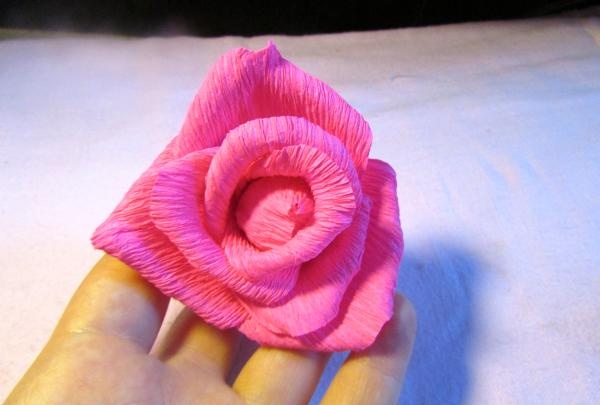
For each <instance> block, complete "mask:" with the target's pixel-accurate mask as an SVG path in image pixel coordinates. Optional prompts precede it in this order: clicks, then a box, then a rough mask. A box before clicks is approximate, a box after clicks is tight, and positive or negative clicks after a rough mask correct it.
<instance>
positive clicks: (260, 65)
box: [173, 42, 372, 175]
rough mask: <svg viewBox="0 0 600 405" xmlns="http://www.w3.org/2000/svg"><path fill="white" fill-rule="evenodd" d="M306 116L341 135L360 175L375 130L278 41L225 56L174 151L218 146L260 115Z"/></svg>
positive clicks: (208, 79)
mask: <svg viewBox="0 0 600 405" xmlns="http://www.w3.org/2000/svg"><path fill="white" fill-rule="evenodd" d="M281 115H293V116H298V117H304V118H306V119H308V120H309V121H311V122H313V123H314V124H316V125H318V126H320V127H321V128H323V129H324V130H325V131H327V132H329V133H330V134H332V135H335V136H336V137H338V138H339V139H340V140H341V141H342V143H343V144H344V145H345V147H346V148H347V149H348V151H349V153H350V155H351V156H352V160H353V162H354V165H355V166H356V168H357V171H358V173H359V175H360V173H362V171H363V170H364V169H365V168H366V164H367V159H368V154H369V149H370V148H371V139H372V135H371V129H370V128H369V125H368V124H367V122H366V121H365V120H364V119H363V118H362V116H361V115H360V114H359V113H358V112H357V111H356V110H354V109H353V108H352V107H351V106H350V105H349V104H348V103H347V102H346V101H345V100H344V99H343V98H342V97H340V95H339V94H337V93H336V92H335V90H333V89H332V88H331V87H329V86H328V85H327V84H325V83H323V82H322V81H320V80H319V79H316V78H314V77H312V76H310V75H309V74H307V73H305V72H304V71H302V70H301V69H299V68H298V67H296V66H295V65H294V64H293V63H291V62H289V61H287V60H286V59H284V58H283V57H282V56H281V54H280V53H279V51H278V50H277V48H276V47H275V45H274V44H273V43H272V42H269V44H268V45H267V46H266V47H265V48H263V49H261V50H259V51H256V52H253V51H250V50H248V49H244V48H238V49H235V50H232V51H230V52H228V53H226V54H224V55H223V56H222V57H221V58H220V59H219V60H218V62H217V63H216V64H215V66H214V67H213V68H212V69H211V71H210V72H209V73H208V75H207V77H206V79H205V80H204V82H203V83H202V87H201V88H200V90H199V91H198V93H197V95H196V97H195V99H194V102H193V104H192V105H191V107H190V109H189V112H188V115H187V118H186V120H185V123H184V125H183V128H182V129H181V133H180V135H179V137H178V138H177V141H176V143H175V145H173V147H174V151H175V153H176V155H177V156H182V155H184V154H187V153H189V152H191V151H194V150H199V149H204V148H208V147H213V146H218V145H220V144H221V142H223V139H224V137H225V134H227V132H229V131H230V130H231V129H233V128H236V127H237V126H239V125H241V124H242V123H244V122H247V121H251V120H253V119H256V118H262V117H273V116H281Z"/></svg>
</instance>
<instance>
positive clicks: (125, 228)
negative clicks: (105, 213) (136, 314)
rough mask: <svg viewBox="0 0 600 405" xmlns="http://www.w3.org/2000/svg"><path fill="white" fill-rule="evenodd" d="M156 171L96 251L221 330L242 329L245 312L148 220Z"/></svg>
mask: <svg viewBox="0 0 600 405" xmlns="http://www.w3.org/2000/svg"><path fill="white" fill-rule="evenodd" d="M155 178H156V170H155V169H151V170H150V171H149V172H147V173H146V175H144V176H142V177H141V178H140V179H139V180H138V181H137V182H136V183H135V189H134V192H129V193H128V194H127V195H126V197H125V199H124V200H123V202H122V203H121V205H120V207H121V209H117V210H116V211H115V212H114V213H113V214H112V215H111V216H110V218H109V219H108V220H106V221H105V222H104V223H103V224H102V225H100V227H98V229H96V231H95V233H94V235H93V236H92V243H93V244H94V247H96V248H97V249H102V250H104V251H106V252H107V253H108V254H110V255H112V256H115V257H117V258H119V259H120V260H122V261H124V262H125V263H127V264H128V265H130V266H131V267H133V268H135V269H136V270H137V271H138V272H139V273H140V274H141V275H142V276H143V277H144V278H146V279H147V280H148V281H150V282H151V283H152V284H154V285H155V286H156V287H157V288H158V289H159V290H160V291H161V292H162V293H163V294H165V295H167V296H170V297H174V298H176V299H178V300H180V301H182V302H183V303H184V304H185V305H187V306H188V307H190V308H191V309H193V310H194V311H195V312H196V313H197V314H198V315H199V316H201V317H202V318H204V319H205V320H206V321H207V322H210V323H212V324H214V325H215V326H218V327H220V328H228V327H235V326H238V325H239V324H240V323H241V322H242V320H243V319H244V318H245V317H246V313H245V311H244V308H243V307H242V306H241V305H240V304H239V302H238V301H237V299H236V298H235V297H234V296H233V295H232V294H230V293H229V292H228V291H227V290H226V289H225V288H224V287H223V285H222V284H221V283H219V282H218V281H216V280H215V279H214V278H212V277H210V276H208V275H206V274H204V273H201V272H198V271H196V270H195V269H194V268H193V267H192V266H191V265H190V263H189V262H188V261H187V260H186V259H185V257H184V256H183V255H182V254H181V253H180V252H179V251H178V250H177V248H175V246H173V244H172V243H171V242H170V241H169V239H168V238H167V237H166V236H165V235H164V234H163V233H162V232H161V231H160V230H158V229H157V228H156V227H155V225H154V223H153V222H152V220H151V218H150V212H149V205H150V204H149V199H150V193H151V190H152V187H153V185H154V180H155Z"/></svg>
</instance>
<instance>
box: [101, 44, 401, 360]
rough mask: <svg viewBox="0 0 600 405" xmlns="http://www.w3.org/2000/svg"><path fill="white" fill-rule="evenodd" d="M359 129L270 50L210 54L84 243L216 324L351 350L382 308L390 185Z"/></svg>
mask: <svg viewBox="0 0 600 405" xmlns="http://www.w3.org/2000/svg"><path fill="white" fill-rule="evenodd" d="M371 138H372V137H371V130H370V128H369V125H368V124H367V122H366V121H365V120H364V119H363V117H362V116H361V115H360V114H359V113H358V112H357V111H355V110H354V109H353V108H352V107H351V106H350V105H348V103H346V101H344V100H343V99H342V98H341V97H340V96H339V95H338V94H337V93H336V92H335V91H334V90H333V89H332V88H331V87H329V86H328V85H326V84H325V83H323V82H321V81H320V80H318V79H316V78H314V77H312V76H310V75H308V74H307V73H305V72H303V71H302V70H301V69H299V68H298V67H296V66H295V65H293V64H292V63H290V62H289V61H287V60H285V59H284V58H283V57H282V56H281V55H280V54H279V52H278V50H277V48H276V47H275V45H274V44H273V43H272V42H269V44H268V45H267V46H266V47H265V48H263V49H261V50H259V51H256V52H252V51H250V50H247V49H243V48H239V49H235V50H232V51H230V52H228V53H226V54H225V55H223V56H222V57H221V58H220V59H219V60H218V62H217V63H216V64H215V66H214V67H213V68H212V70H211V71H210V72H209V74H208V76H207V78H206V79H205V81H204V83H203V84H202V86H201V88H200V90H199V92H198V94H197V95H196V97H195V99H194V101H193V103H192V105H191V107H190V109H189V112H188V115H187V117H186V120H185V122H184V124H183V127H182V129H181V131H180V133H179V135H177V136H176V137H175V138H174V139H173V140H172V141H171V142H170V143H169V145H168V146H167V147H166V149H165V150H164V151H163V152H162V153H161V154H160V155H159V156H158V158H157V159H156V160H155V161H154V163H152V165H151V166H150V167H149V168H148V170H146V171H145V172H144V173H143V174H142V176H141V177H140V178H139V179H138V180H137V181H136V182H135V183H134V184H133V186H132V187H131V189H130V190H129V191H128V192H127V194H126V195H125V197H124V198H123V200H122V201H121V203H120V204H119V205H118V206H117V208H116V209H115V210H114V211H113V213H112V214H111V215H110V216H109V218H108V219H107V220H106V221H105V222H104V223H103V224H102V225H100V226H99V227H98V229H96V232H95V233H94V235H93V237H92V242H93V244H94V246H95V247H96V248H98V249H103V250H104V251H106V252H107V253H109V254H111V255H113V256H115V257H117V258H119V259H121V260H122V261H123V262H125V263H127V264H128V265H130V266H131V267H133V268H135V269H136V270H137V271H139V273H140V274H141V275H142V276H143V277H145V278H146V279H147V280H149V281H150V282H151V283H153V284H154V285H155V286H156V287H157V288H158V289H159V290H160V291H162V292H163V293H164V294H165V295H167V296H170V297H173V298H176V299H178V300H180V301H182V302H183V303H184V304H185V305H187V306H188V307H189V308H191V309H192V310H193V311H194V312H195V313H196V314H197V315H198V316H199V317H201V318H202V319H204V320H205V321H206V322H208V323H211V324H212V325H214V326H216V327H218V328H238V329H239V330H240V331H241V332H242V333H244V334H245V335H246V336H248V337H249V338H250V339H253V340H255V341H257V342H259V343H261V344H264V345H271V346H277V347H287V348H297V349H311V350H319V351H341V350H362V349H365V348H366V347H368V346H369V345H371V344H372V343H373V341H374V340H375V338H376V337H377V335H378V333H379V331H380V330H381V328H382V326H383V325H384V324H385V322H387V320H389V319H390V317H391V315H392V311H393V294H394V289H395V285H396V278H397V272H398V267H399V264H400V260H401V256H402V250H403V240H402V231H401V229H400V219H399V210H398V201H397V197H396V175H395V173H394V170H393V169H392V168H391V167H390V166H389V165H388V164H386V163H384V162H382V161H379V160H374V159H369V157H368V153H369V149H370V147H371Z"/></svg>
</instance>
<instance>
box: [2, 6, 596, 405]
mask: <svg viewBox="0 0 600 405" xmlns="http://www.w3.org/2000/svg"><path fill="white" fill-rule="evenodd" d="M594 14H598V10H596V12H594V11H593V10H591V11H589V12H588V13H587V15H588V16H587V17H586V16H585V15H584V16H583V17H570V18H567V17H564V18H551V19H544V20H530V21H514V22H489V23H480V24H463V25H450V26H441V27H431V28H420V29H398V30H385V31H376V32H365V33H344V34H335V35H317V36H306V37H283V36H269V37H255V38H236V37H223V38H215V39H194V38H170V39H156V38H150V39H123V38H117V37H95V36H72V37H67V38H62V37H59V38H50V39H44V38H31V39H16V40H5V41H0V193H1V199H0V229H1V230H2V231H1V232H0V285H1V286H2V293H1V294H0V307H1V308H2V322H1V323H0V342H2V344H1V345H0V368H1V369H2V373H0V398H3V397H4V396H5V395H7V394H8V392H9V390H10V389H11V388H12V386H13V385H14V384H15V382H16V381H17V379H18V378H19V377H20V375H21V374H22V373H23V372H24V371H25V369H26V367H27V366H28V365H29V364H30V362H31V361H32V360H33V359H34V357H35V355H36V354H37V353H38V351H39V350H40V349H41V348H42V346H43V344H44V342H45V340H46V338H47V337H48V335H49V333H50V332H51V330H52V327H53V325H54V324H55V322H56V320H57V319H58V317H59V315H60V314H61V312H62V310H63V308H64V306H65V305H66V303H67V301H68V299H69V297H70V296H71V294H72V293H73V291H74V290H75V288H76V286H77V285H78V284H79V282H80V281H81V279H82V278H83V277H84V275H85V274H86V272H87V271H88V270H89V268H90V266H91V265H92V264H93V263H94V262H95V260H96V259H97V258H98V257H99V255H100V253H99V252H95V251H93V250H92V248H91V245H90V243H89V241H88V238H89V236H90V235H91V233H92V231H93V229H94V227H95V226H96V225H98V224H99V223H100V222H101V221H102V220H103V219H104V218H105V217H106V216H107V215H108V214H109V212H110V211H111V210H112V208H113V207H114V206H115V204H116V203H117V202H118V201H119V200H120V198H121V197H122V195H123V193H124V192H125V191H126V190H127V188H128V187H129V186H130V185H131V183H132V182H133V181H134V180H135V179H136V178H137V177H138V176H139V175H140V173H141V172H142V171H143V170H144V168H145V167H147V166H148V165H149V164H150V162H151V161H152V159H153V158H154V157H155V156H156V155H157V154H158V152H160V151H161V150H162V148H163V147H164V146H165V145H166V143H167V142H168V141H169V139H170V138H171V137H172V136H173V135H174V134H175V133H176V132H177V131H178V129H179V126H180V125H181V123H182V122H183V118H184V115H185V112H186V109H187V106H188V104H189V102H190V101H191V99H192V97H193V95H194V93H195V91H196V89H197V88H198V86H199V85H200V83H201V81H202V79H203V77H204V76H205V74H206V72H207V69H208V68H209V67H210V66H211V65H212V63H213V62H214V61H215V60H216V58H217V57H218V56H219V55H220V54H222V53H223V52H225V51H227V50H229V49H230V48H233V47H236V46H246V47H248V48H251V49H258V48H261V47H263V46H264V45H265V44H266V42H267V39H274V41H275V42H276V44H277V45H278V47H279V49H280V51H281V52H282V54H283V55H284V56H285V57H286V58H288V59H290V60H292V61H293V62H295V63H296V64H297V65H299V66H300V67H302V68H303V69H305V70H307V71H308V72H310V73H312V74H313V75H315V76H317V77H319V78H321V79H322V80H324V81H326V82H327V83H329V84H330V85H331V86H333V87H334V88H335V89H336V90H338V91H339V92H340V93H341V94H342V95H343V96H344V97H345V98H346V99H347V100H348V101H349V102H350V103H351V104H352V105H353V106H355V107H356V108H357V109H358V110H359V111H360V112H361V113H363V114H364V115H365V117H366V118H367V120H368V121H369V122H370V124H371V127H372V129H373V132H374V144H373V149H372V156H373V157H377V158H381V159H384V160H386V161H388V162H390V163H391V164H392V165H393V166H394V168H395V169H396V171H397V173H398V195H399V199H400V204H401V214H402V221H403V227H404V231H405V236H406V252H405V258H404V262H403V265H402V271H401V276H400V283H399V290H400V291H402V292H404V293H405V294H406V295H408V296H409V297H410V299H411V300H412V301H413V302H414V304H415V306H416V309H417V312H418V317H419V332H418V337H417V342H416V346H415V352H414V356H413V359H412V362H411V366H410V369H409V372H408V376H407V380H406V385H405V389H404V392H403V397H402V401H401V402H402V403H403V404H524V403H532V404H567V403H569V404H592V403H594V402H595V401H598V398H600V326H599V325H600V298H599V297H598V295H599V292H600V246H599V245H598V241H599V240H600V214H599V211H600V193H599V191H598V189H599V186H600V19H598V18H594V17H591V15H594ZM170 317H172V312H171V314H170ZM340 361H341V357H340V356H336V357H335V359H334V360H333V362H332V365H331V367H330V368H329V371H328V374H329V375H331V373H332V372H333V371H334V369H335V366H336V365H339V363H340ZM326 380H327V379H326ZM324 386H325V384H322V385H321V386H320V387H319V392H322V391H323V388H324ZM595 403H597V402H595Z"/></svg>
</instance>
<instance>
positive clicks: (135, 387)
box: [6, 256, 416, 405]
mask: <svg viewBox="0 0 600 405" xmlns="http://www.w3.org/2000/svg"><path fill="white" fill-rule="evenodd" d="M395 299H396V302H395V315H394V317H393V319H392V320H391V321H389V322H388V323H387V324H386V325H385V326H384V328H383V330H382V332H381V334H380V335H379V337H378V339H377V341H376V342H375V343H374V344H373V346H371V347H370V348H369V349H367V350H366V351H363V352H360V353H352V354H351V355H350V356H349V357H348V359H347V360H346V362H345V363H344V364H343V366H342V367H341V369H340V370H339V371H338V373H337V375H336V376H335V377H334V379H333V381H332V383H331V385H330V387H329V389H328V391H327V393H326V394H325V397H324V398H323V400H322V402H321V404H322V405H340V404H348V405H355V404H365V405H367V404H368V405H388V404H395V403H396V402H397V401H398V397H399V396H400V391H401V388H402V384H403V380H404V374H405V371H406V367H407V365H408V361H409V358H410V353H411V351H412V346H413V341H414V336H415V330H416V319H415V312H414V309H413V307H412V306H411V304H410V303H409V302H408V301H407V300H406V298H403V297H402V296H396V298H395ZM168 301H169V299H168V298H167V297H165V296H163V295H162V294H161V293H160V292H159V291H158V290H157V289H156V288H154V287H153V286H152V285H150V284H149V283H147V282H146V281H145V280H143V279H142V278H141V277H140V276H139V275H138V273H137V272H136V271H135V270H133V269H132V268H130V267H128V266H127V265H125V264H124V263H122V262H121V261H119V260H118V259H116V258H113V257H110V256H104V257H103V258H102V259H101V260H100V261H99V262H98V263H97V264H96V266H95V267H94V268H93V269H92V270H91V272H90V273H89V274H88V276H87V277H86V278H85V280H84V281H83V283H82V284H81V286H80V287H79V288H78V290H77V292H76V293H75V295H74V296H73V298H72V299H71V301H70V303H69V305H68V307H67V309H66V310H65V313H64V314H63V316H62V318H61V319H60V321H59V323H58V325H57V326H56V329H55V330H54V332H53V334H52V336H51V337H50V339H49V341H48V343H47V345H46V347H45V348H44V349H43V351H42V352H41V353H40V355H39V356H38V358H37V359H36V360H35V362H34V363H33V365H32V366H31V367H30V369H29V370H28V371H27V373H26V374H25V375H24V376H23V378H22V379H21V381H20V382H19V383H18V384H17V386H16V387H15V388H14V390H13V392H12V393H11V394H10V396H9V397H8V399H7V402H6V404H10V405H13V404H27V405H36V404H65V403H68V404H86V405H93V404H127V405H133V404H157V405H159V404H160V405H165V404H177V405H187V404H196V405H199V404H211V405H220V404H223V405H225V404H227V405H237V404H250V405H263V404H265V405H266V404H277V405H292V404H306V403H307V402H308V401H309V399H310V397H311V395H312V393H313V390H314V389H315V387H316V385H317V383H318V381H319V378H320V375H321V373H322V371H323V368H324V366H325V364H326V362H327V358H328V356H327V354H324V353H315V352H307V351H304V352H303V351H292V350H283V349H275V348H267V347H261V348H259V349H257V351H256V352H254V354H253V355H252V356H251V357H250V359H249V360H248V362H247V363H246V364H245V365H244V366H243V368H242V370H241V371H240V373H239V375H238V376H237V378H235V379H234V382H233V384H232V385H229V384H227V382H226V380H227V375H228V373H229V371H230V368H231V365H232V363H233V361H234V360H235V356H236V348H237V342H238V339H239V334H238V332H236V331H232V330H227V331H221V330H218V329H215V328H213V327H211V326H210V325H207V324H206V323H204V322H202V321H201V320H200V319H199V318H198V317H196V316H195V315H194V314H193V313H191V312H190V311H187V310H184V311H183V312H182V313H181V314H180V316H179V317H178V318H177V320H176V321H175V323H174V324H173V326H172V327H171V329H170V330H169V332H168V334H167V336H166V338H165V339H164V341H163V343H162V345H160V346H159V347H158V348H154V349H152V347H153V344H154V341H155V339H156V336H157V334H158V330H159V328H160V326H161V323H162V321H163V318H164V315H165V311H166V308H167V304H168ZM151 349H152V352H151Z"/></svg>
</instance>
